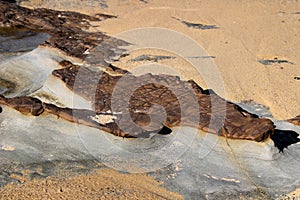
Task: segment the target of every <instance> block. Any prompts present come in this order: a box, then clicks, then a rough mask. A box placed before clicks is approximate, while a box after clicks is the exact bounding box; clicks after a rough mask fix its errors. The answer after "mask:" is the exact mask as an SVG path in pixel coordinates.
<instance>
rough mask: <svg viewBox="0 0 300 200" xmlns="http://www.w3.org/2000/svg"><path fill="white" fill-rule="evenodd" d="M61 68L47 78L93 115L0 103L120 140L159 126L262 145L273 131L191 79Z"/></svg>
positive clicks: (17, 101)
mask: <svg viewBox="0 0 300 200" xmlns="http://www.w3.org/2000/svg"><path fill="white" fill-rule="evenodd" d="M61 64H62V65H63V66H66V67H65V68H63V69H58V70H54V71H53V75H54V76H56V77H58V78H60V79H61V80H62V81H64V82H65V83H66V85H67V87H68V88H69V89H71V90H72V91H73V92H75V93H78V94H79V95H81V96H83V97H84V98H86V99H88V100H90V101H92V102H93V107H94V111H91V110H83V109H82V110H80V109H71V108H59V107H57V106H55V105H52V104H46V103H42V102H41V101H40V100H38V99H35V98H32V97H17V98H10V99H9V98H5V97H3V96H2V97H1V98H0V103H2V104H5V105H8V106H11V107H13V108H15V109H16V110H18V111H20V112H22V113H26V114H27V113H28V114H32V115H39V114H41V113H42V112H44V111H46V112H48V113H52V114H55V115H57V116H59V117H61V118H63V119H66V120H68V121H71V122H76V123H80V124H85V125H88V126H92V127H96V128H100V129H102V130H105V131H107V132H110V133H113V134H114V135H118V136H123V137H131V136H134V137H137V136H139V135H142V134H144V133H145V132H149V131H150V132H152V131H156V132H158V131H159V130H160V129H161V128H162V127H163V126H167V127H175V126H193V127H196V128H200V129H202V130H204V131H207V132H210V133H214V134H218V135H222V136H224V137H227V138H235V139H250V140H255V141H263V140H264V139H266V138H267V137H269V135H270V134H272V133H273V132H274V125H273V122H272V121H271V120H269V119H262V118H258V117H257V116H256V115H253V114H250V113H248V112H246V111H244V110H243V109H242V108H240V107H239V106H237V105H235V104H232V103H229V102H226V101H225V100H223V99H222V98H220V97H219V96H218V95H216V94H214V93H213V92H210V91H209V90H203V89H202V88H201V87H200V86H198V85H197V84H196V83H195V82H194V81H192V80H190V81H181V80H180V79H179V77H175V76H169V75H152V74H146V75H142V76H133V75H130V74H125V75H123V76H112V75H109V74H108V73H106V72H95V71H92V70H90V69H88V68H86V67H79V66H77V65H73V64H71V63H70V62H67V61H63V62H61ZM127 100H128V101H127ZM127 103H129V105H128V106H127V105H126V104H127ZM98 114H100V115H102V117H103V115H110V116H111V117H112V119H113V120H112V121H111V122H109V123H106V124H100V123H98V122H97V121H95V120H93V119H92V118H93V117H96V115H98ZM131 120H132V123H131Z"/></svg>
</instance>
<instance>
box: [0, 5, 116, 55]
mask: <svg viewBox="0 0 300 200" xmlns="http://www.w3.org/2000/svg"><path fill="white" fill-rule="evenodd" d="M112 17H114V16H111V15H105V14H97V16H96V17H92V16H89V15H85V14H80V13H77V12H70V11H56V10H51V9H45V8H37V9H34V10H32V9H28V8H24V7H20V6H18V5H16V4H11V3H7V2H4V1H0V27H24V28H26V29H30V30H32V31H35V32H46V33H48V34H50V35H51V36H52V37H50V38H49V39H48V40H47V41H46V42H45V43H44V45H47V46H51V47H54V48H58V49H60V50H62V51H63V52H65V53H66V54H68V55H71V56H75V57H78V58H82V59H83V58H85V57H86V56H87V54H86V53H85V52H88V51H89V50H91V49H93V48H94V47H96V46H98V45H99V44H100V43H101V42H103V41H104V40H105V39H109V38H110V37H109V36H107V35H105V34H104V33H102V32H88V31H87V30H85V29H88V28H89V27H90V24H89V21H101V20H104V19H107V18H112ZM118 41H119V40H116V41H115V42H118Z"/></svg>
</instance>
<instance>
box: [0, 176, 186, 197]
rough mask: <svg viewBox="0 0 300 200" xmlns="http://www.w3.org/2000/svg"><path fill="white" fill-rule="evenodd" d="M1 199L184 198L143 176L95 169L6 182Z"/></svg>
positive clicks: (1, 191) (0, 193)
mask: <svg viewBox="0 0 300 200" xmlns="http://www.w3.org/2000/svg"><path fill="white" fill-rule="evenodd" d="M0 199H183V197H182V196H181V195H179V194H176V193H173V192H169V191H167V190H166V189H164V188H162V187H161V183H158V182H157V181H155V180H154V179H152V178H151V177H149V176H145V175H138V174H133V175H128V174H121V173H118V172H116V171H113V170H98V171H96V172H94V173H93V174H92V175H82V176H78V177H72V178H53V177H52V178H46V179H42V180H38V179H36V180H33V181H25V183H24V184H22V185H13V184H10V185H7V186H6V187H4V188H3V189H2V190H0Z"/></svg>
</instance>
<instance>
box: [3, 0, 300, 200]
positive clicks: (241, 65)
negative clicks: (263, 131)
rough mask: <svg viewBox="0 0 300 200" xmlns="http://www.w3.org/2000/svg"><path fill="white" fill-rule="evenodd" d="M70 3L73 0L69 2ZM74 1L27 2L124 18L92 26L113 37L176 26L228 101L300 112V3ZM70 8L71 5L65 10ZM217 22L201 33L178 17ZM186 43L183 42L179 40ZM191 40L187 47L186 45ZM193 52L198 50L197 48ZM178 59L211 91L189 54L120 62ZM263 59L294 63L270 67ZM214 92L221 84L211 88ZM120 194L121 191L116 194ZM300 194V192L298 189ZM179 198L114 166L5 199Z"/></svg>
mask: <svg viewBox="0 0 300 200" xmlns="http://www.w3.org/2000/svg"><path fill="white" fill-rule="evenodd" d="M68 3H69V4H68ZM82 4H83V3H78V2H77V3H70V1H66V0H64V1H51V2H50V1H42V0H38V1H37V0H31V1H24V2H22V5H25V6H28V7H49V8H53V9H60V10H74V11H79V12H83V13H86V14H92V15H93V14H95V13H107V14H113V15H116V16H117V18H112V19H108V20H105V21H103V22H99V23H95V22H93V23H92V25H94V26H97V27H94V28H92V29H95V30H101V31H104V32H106V33H107V34H108V35H112V36H114V35H120V34H121V33H123V32H126V31H129V30H132V29H136V28H145V27H159V28H165V29H170V30H173V31H177V32H179V33H181V34H183V35H185V36H187V37H190V38H192V39H193V40H195V41H196V42H197V43H198V45H199V46H201V47H203V48H204V49H205V51H206V52H207V54H208V55H210V56H213V57H214V58H212V61H213V62H214V63H215V65H216V66H217V69H218V73H220V74H221V78H222V80H223V84H224V85H223V86H224V88H225V93H224V96H222V97H224V98H225V99H227V100H229V101H233V102H240V101H246V100H253V101H255V102H256V103H259V104H262V105H265V106H267V107H269V108H270V112H271V113H272V115H273V116H274V118H275V119H288V118H292V117H294V116H296V115H298V114H299V113H300V104H299V99H300V87H299V86H300V81H299V80H296V79H295V78H294V77H299V76H300V56H299V49H300V37H299V30H300V14H297V12H299V11H300V4H299V2H298V1H296V0H295V1H293V0H291V1H287V0H286V1H285V0H282V1H264V0H260V1H258V0H255V1H246V0H242V1H230V0H225V1H220V0H212V1H208V0H207V1H200V0H196V1H195V0H185V1H173V0H165V1H159V0H149V1H146V3H145V2H144V1H138V0H109V1H107V6H108V7H107V8H103V7H102V8H101V7H100V6H98V7H96V6H88V5H86V6H83V7H82ZM65 5H69V6H67V7H65ZM177 19H180V20H181V21H186V22H190V23H197V24H205V25H215V26H217V27H219V28H216V29H208V30H200V29H197V28H193V27H188V26H187V25H186V24H184V23H182V22H180V21H178V20H177ZM177 42H178V44H180V42H181V41H177ZM182 45H184V44H182ZM190 51H191V52H192V51H193V49H190ZM143 54H146V55H164V56H174V57H176V58H174V59H166V60H159V61H158V63H160V64H163V65H166V66H169V67H171V68H173V69H174V70H175V71H176V72H177V73H178V74H179V75H180V76H183V77H184V78H185V79H194V80H195V81H197V82H198V83H199V85H200V86H203V87H204V88H206V87H207V85H206V82H205V81H204V80H203V77H201V76H199V73H197V71H195V68H194V67H193V66H192V65H191V64H190V63H188V62H187V61H186V60H185V59H184V58H180V57H179V56H178V55H176V54H174V53H170V52H167V51H163V50H158V49H138V50H137V51H134V52H132V53H131V55H129V56H128V57H124V58H122V59H121V60H120V61H117V62H115V65H116V66H118V67H120V68H124V69H128V70H132V69H135V68H136V67H137V66H138V65H139V64H140V63H139V62H130V60H132V59H134V58H136V57H137V56H139V55H143ZM259 60H275V61H276V60H287V61H288V62H284V63H276V62H275V63H272V64H270V65H264V64H262V63H260V62H258V61H259ZM211 89H215V88H211ZM116 195H117V196H116ZM290 195H291V196H295V195H296V197H299V198H300V196H299V192H297V193H295V194H294V193H291V194H290ZM100 196H101V197H102V198H103V197H104V198H105V199H107V198H108V199H109V198H110V199H113V198H121V199H125V198H127V199H139V198H146V199H153V198H155V199H156V198H166V199H176V198H178V199H180V198H182V197H181V196H180V195H178V194H175V193H171V192H169V191H166V190H165V189H163V188H161V187H160V185H159V184H158V183H157V182H156V181H155V180H153V179H152V178H150V177H147V176H144V175H125V174H120V173H118V172H115V171H111V170H104V171H97V172H95V173H92V174H91V175H82V176H79V177H73V178H62V179H57V178H47V179H42V180H38V179H37V180H33V181H26V182H25V184H22V185H19V186H16V185H8V186H6V187H5V188H3V189H2V190H1V191H0V198H2V199H3V198H4V199H6V198H17V197H18V198H20V199H24V198H25V199H26V198H31V199H32V198H39V197H44V198H52V199H57V198H69V199H74V198H78V199H99V197H100Z"/></svg>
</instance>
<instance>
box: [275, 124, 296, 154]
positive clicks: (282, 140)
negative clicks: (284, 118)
mask: <svg viewBox="0 0 300 200" xmlns="http://www.w3.org/2000/svg"><path fill="white" fill-rule="evenodd" d="M298 136H299V134H298V133H296V132H294V131H291V130H279V129H275V131H274V134H272V135H271V139H272V140H273V141H274V144H275V146H276V147H277V148H278V149H279V151H280V152H283V150H284V148H287V147H288V146H290V145H292V144H295V143H297V142H300V139H299V138H298Z"/></svg>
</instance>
